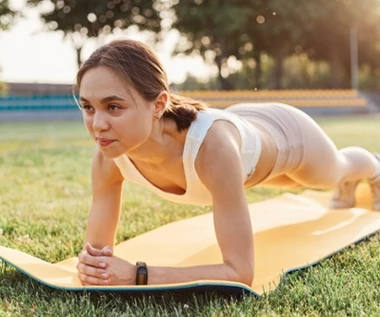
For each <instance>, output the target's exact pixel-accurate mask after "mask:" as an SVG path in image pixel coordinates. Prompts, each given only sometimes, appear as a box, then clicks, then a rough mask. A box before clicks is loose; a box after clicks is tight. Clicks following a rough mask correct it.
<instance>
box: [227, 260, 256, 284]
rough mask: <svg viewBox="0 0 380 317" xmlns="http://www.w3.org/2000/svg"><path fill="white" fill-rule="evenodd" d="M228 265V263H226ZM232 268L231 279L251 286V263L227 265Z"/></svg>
mask: <svg viewBox="0 0 380 317" xmlns="http://www.w3.org/2000/svg"><path fill="white" fill-rule="evenodd" d="M227 265H228V264H227ZM228 266H229V267H230V269H232V272H233V273H232V276H231V280H232V281H234V282H238V283H243V284H246V285H248V286H252V283H253V278H254V267H253V265H247V264H246V265H235V266H232V265H228Z"/></svg>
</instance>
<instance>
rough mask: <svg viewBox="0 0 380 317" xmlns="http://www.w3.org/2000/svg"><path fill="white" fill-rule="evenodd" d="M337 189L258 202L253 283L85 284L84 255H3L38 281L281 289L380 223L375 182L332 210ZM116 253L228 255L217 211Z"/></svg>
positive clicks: (2, 251) (170, 288) (158, 288)
mask: <svg viewBox="0 0 380 317" xmlns="http://www.w3.org/2000/svg"><path fill="white" fill-rule="evenodd" d="M330 196H331V193H328V192H318V191H309V190H308V191H305V192H304V193H302V194H301V195H294V194H283V195H281V196H278V197H275V198H272V199H269V200H266V201H262V202H258V203H254V204H251V205H250V213H251V220H252V226H253V231H254V243H255V279H254V282H253V284H252V286H251V287H248V286H245V285H243V284H240V283H232V282H228V281H215V280H214V281H212V280H210V281H194V282H191V283H182V284H170V285H169V284H168V285H148V286H94V287H83V286H81V284H80V282H79V280H78V278H77V276H76V268H75V265H76V263H77V259H76V258H75V257H74V258H70V259H67V260H65V261H62V262H59V263H55V264H51V263H47V262H45V261H42V260H41V259H38V258H35V257H33V256H31V255H29V254H26V253H23V252H20V251H17V250H14V249H10V248H5V247H1V246H0V259H2V260H3V261H5V262H6V263H8V264H10V265H12V266H13V267H15V268H16V269H17V270H19V271H21V272H22V273H24V274H26V275H28V276H29V277H31V278H32V279H35V280H37V281H38V282H40V283H42V284H44V285H47V286H50V287H53V288H56V289H62V290H72V291H83V290H86V291H101V292H124V293H141V292H144V293H145V292H146V293H159V292H193V291H194V292H199V291H200V292H202V291H216V292H223V293H228V294H239V293H247V292H248V293H252V294H255V295H258V296H259V295H261V294H262V293H263V292H269V291H271V290H274V289H275V288H276V287H277V285H278V284H279V283H280V281H281V278H282V276H283V275H284V274H286V273H288V272H291V271H294V270H298V269H301V268H304V267H307V266H310V265H313V264H316V263H318V262H319V261H321V260H323V259H324V258H326V257H329V256H331V255H333V254H334V253H336V252H338V251H340V250H342V249H343V248H345V247H347V246H349V245H351V244H352V243H355V242H358V241H360V240H362V239H364V238H366V237H368V236H369V235H372V234H374V233H376V232H378V231H379V230H380V212H376V211H371V210H370V209H371V196H370V192H369V188H368V186H367V185H361V186H360V187H359V188H358V191H357V206H356V207H355V208H350V209H341V210H329V209H328V208H327V205H328V201H329V199H330ZM114 253H115V255H117V256H119V257H122V258H125V259H127V260H129V261H131V262H134V261H137V260H139V261H145V262H147V263H148V265H165V266H189V265H199V264H211V263H218V262H219V263H220V262H221V254H220V251H219V248H218V245H217V243H216V237H215V233H214V227H213V221H212V214H206V215H202V216H198V217H194V218H191V219H186V220H182V221H177V222H174V223H171V224H168V225H165V226H162V227H160V228H158V229H155V230H152V231H150V232H147V233H144V234H142V235H140V236H137V237H135V238H132V239H130V240H128V241H125V242H123V243H121V244H119V245H117V246H116V247H115V251H114Z"/></svg>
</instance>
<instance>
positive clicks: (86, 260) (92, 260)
mask: <svg viewBox="0 0 380 317" xmlns="http://www.w3.org/2000/svg"><path fill="white" fill-rule="evenodd" d="M78 259H79V262H81V263H83V264H86V265H90V266H94V267H97V268H103V269H104V268H105V267H106V266H107V264H106V262H105V258H104V257H103V256H92V255H90V254H88V253H87V252H86V251H82V252H81V253H80V254H79V256H78Z"/></svg>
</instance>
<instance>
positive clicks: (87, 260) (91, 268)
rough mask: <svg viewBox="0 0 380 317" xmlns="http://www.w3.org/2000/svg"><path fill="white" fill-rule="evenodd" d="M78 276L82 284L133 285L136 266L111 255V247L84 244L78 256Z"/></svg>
mask: <svg viewBox="0 0 380 317" xmlns="http://www.w3.org/2000/svg"><path fill="white" fill-rule="evenodd" d="M78 260H79V261H78V264H77V266H76V267H77V270H78V277H79V280H80V281H81V283H82V285H133V284H135V274H136V267H135V266H134V265H133V264H131V263H130V262H128V261H125V260H123V259H121V258H118V257H116V256H114V255H113V250H112V248H111V247H109V246H106V247H104V248H103V249H102V250H98V249H96V248H94V247H92V245H91V244H90V243H87V244H86V248H85V250H83V251H82V252H81V253H80V254H79V256H78Z"/></svg>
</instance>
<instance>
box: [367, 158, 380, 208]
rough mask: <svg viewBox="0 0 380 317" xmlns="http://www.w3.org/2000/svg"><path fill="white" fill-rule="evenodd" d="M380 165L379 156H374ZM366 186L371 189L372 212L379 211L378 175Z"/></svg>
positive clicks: (379, 185)
mask: <svg viewBox="0 0 380 317" xmlns="http://www.w3.org/2000/svg"><path fill="white" fill-rule="evenodd" d="M374 155H375V157H376V158H377V160H378V161H379V164H380V154H378V153H375V154H374ZM368 184H369V186H370V187H371V193H372V200H373V210H376V211H380V173H378V174H377V175H375V176H374V177H372V178H370V179H369V180H368Z"/></svg>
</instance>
